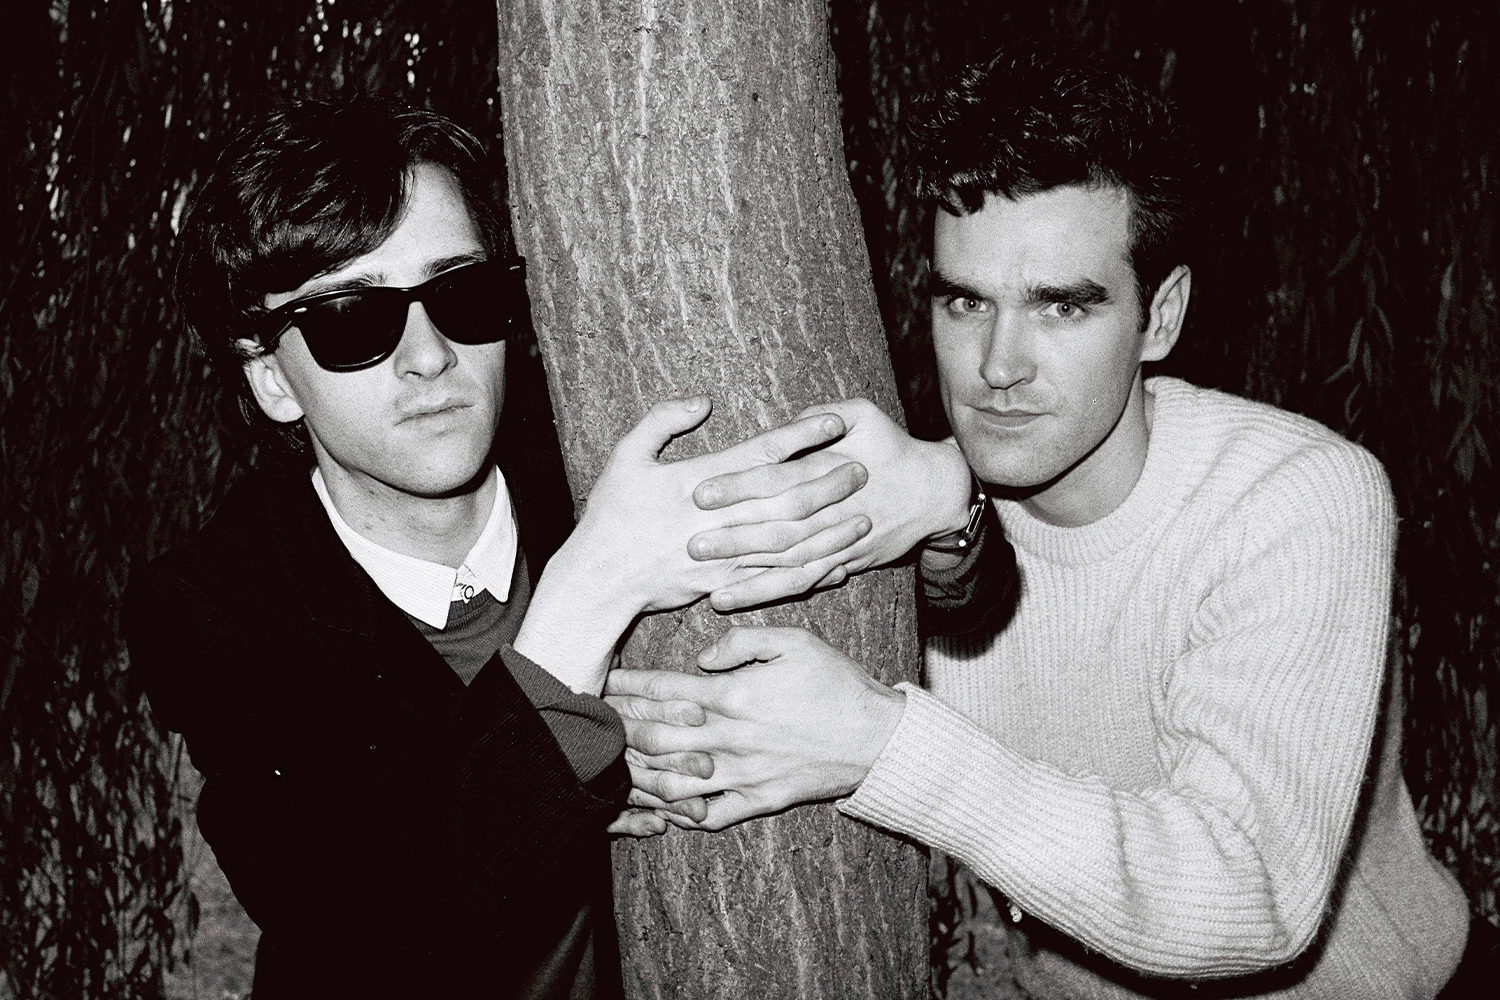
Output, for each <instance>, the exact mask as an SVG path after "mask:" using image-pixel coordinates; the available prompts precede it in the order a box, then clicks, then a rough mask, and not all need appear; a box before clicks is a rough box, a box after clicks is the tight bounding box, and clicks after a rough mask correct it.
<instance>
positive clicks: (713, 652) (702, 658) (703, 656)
mask: <svg viewBox="0 0 1500 1000" xmlns="http://www.w3.org/2000/svg"><path fill="white" fill-rule="evenodd" d="M718 655H719V647H718V646H709V647H708V648H707V649H705V650H704V651H703V652H701V653H699V654H698V665H699V666H704V665H706V664H709V663H712V662H714V657H716V656H718Z"/></svg>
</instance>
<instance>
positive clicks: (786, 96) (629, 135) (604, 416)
mask: <svg viewBox="0 0 1500 1000" xmlns="http://www.w3.org/2000/svg"><path fill="white" fill-rule="evenodd" d="M827 25H828V22H827V8H826V5H825V3H823V2H819V0H784V2H781V3H762V4H759V5H755V4H750V3H743V2H740V0H660V2H651V0H617V2H614V3H593V4H578V5H574V4H559V3H554V2H537V0H502V2H501V3H500V81H501V92H502V95H503V105H504V121H505V139H506V142H505V146H506V159H507V163H508V170H509V177H510V193H511V206H512V213H513V216H514V220H515V235H516V242H517V245H518V247H519V248H520V251H521V252H522V253H523V254H524V255H525V256H526V257H527V258H528V282H529V289H530V293H531V303H532V315H533V319H534V323H535V327H536V331H537V335H538V339H539V341H540V343H541V347H542V352H543V356H544V358H545V360H546V365H547V373H548V383H549V386H550V389H551V393H552V400H553V407H554V411H555V413H556V415H557V423H558V431H559V436H560V438H561V441H562V446H563V453H564V458H565V462H566V465H567V470H568V478H569V482H570V484H571V486H572V490H573V495H574V496H575V497H580V498H581V497H584V496H586V495H587V494H588V491H589V488H590V486H591V484H592V483H593V481H594V479H595V478H596V477H597V476H598V474H599V471H600V469H601V468H602V466H603V463H604V459H605V457H606V456H607V455H608V453H609V450H610V448H611V446H612V445H613V444H614V442H615V441H616V440H617V439H618V438H619V437H620V435H621V434H623V433H624V432H625V431H626V430H627V429H628V428H629V427H630V426H631V425H632V424H633V423H634V422H635V421H636V420H637V419H639V418H640V416H641V415H642V414H643V413H644V412H645V410H646V408H647V407H648V406H649V405H650V404H651V403H652V402H654V401H655V400H658V399H661V398H664V397H669V396H684V395H689V394H692V393H706V394H709V395H711V396H712V397H713V399H714V403H715V410H714V415H713V417H712V418H711V419H710V420H709V423H708V425H707V426H706V427H705V428H704V429H702V430H700V431H698V432H696V433H694V434H693V435H690V436H689V438H687V439H686V440H685V441H684V442H683V447H682V448H681V449H680V451H681V453H682V454H688V453H697V452H700V451H702V450H706V449H709V448H720V447H723V446H725V445H728V444H730V443H733V442H734V441H737V440H739V439H741V438H744V437H746V436H748V435H750V434H753V433H755V432H757V431H759V430H762V429H764V428H768V427H771V426H774V425H776V424H778V423H781V422H783V421H785V420H787V419H789V418H791V417H792V416H794V415H795V414H796V413H797V412H798V411H799V410H801V409H802V408H803V407H804V406H807V405H809V404H811V403H815V402H820V401H824V400H828V399H835V398H840V397H847V396H860V395H862V396H867V397H869V398H871V399H873V400H874V401H875V402H876V403H877V404H879V405H880V406H881V407H882V408H883V409H885V410H886V411H887V412H890V413H893V414H896V415H898V416H899V413H900V407H899V403H898V402H897V396H896V390H895V386H894V382H893V379H892V375H891V367H890V361H889V357H888V355H887V352H886V345H885V341H884V338H883V336H882V333H881V328H880V320H879V315H878V313H877V310H876V304H875V296H874V292H873V289H872V286H871V282H870V270H869V261H868V256H867V254H866V251H865V247H864V240H863V236H862V233H861V230H860V226H859V218H858V214H857V211H856V208H855V204H854V200H853V197H852V195H851V193H850V190H849V183H848V178H847V176H846V173H845V168H844V158H843V144H842V138H841V134H842V133H841V129H840V124H839V114H838V97H837V93H836V90H835V85H834V84H835V81H834V77H835V73H834V63H833V56H832V52H831V50H830V48H829V43H828V26H827ZM731 620H734V621H740V622H743V623H747V624H756V623H767V624H799V625H807V626H810V627H812V628H813V629H814V630H816V631H817V632H819V633H820V634H821V635H823V636H824V638H826V639H827V640H829V641H830V642H831V643H832V644H833V645H835V646H836V647H838V648H841V649H843V650H845V651H846V652H848V653H849V654H850V655H851V656H853V657H854V658H855V659H857V660H858V661H860V662H862V663H864V664H865V665H866V666H867V667H868V668H869V669H870V671H871V672H872V673H873V674H874V675H875V676H877V677H879V678H880V679H881V680H883V681H885V682H887V683H893V682H895V681H898V680H903V679H908V680H910V679H915V677H916V674H917V668H918V647H917V642H916V630H915V611H914V605H913V581H912V577H911V573H910V571H909V570H900V571H882V572H877V573H870V574H866V575H864V576H863V577H860V578H857V579H855V580H853V581H850V582H849V583H848V584H847V585H845V586H844V587H842V588H840V589H839V590H837V591H836V592H833V593H829V594H823V595H820V596H818V597H816V598H814V599H812V600H810V601H807V602H802V603H795V604H788V605H783V606H781V607H778V608H775V609H772V610H768V611H764V612H754V613H748V614H740V615H735V616H733V617H732V618H730V617H726V616H720V615H717V614H715V613H714V612H713V611H712V610H711V609H709V608H708V606H707V604H706V603H700V604H699V605H696V606H694V607H693V608H690V609H686V610H684V611H681V612H677V613H673V614H665V615H657V616H653V617H651V618H648V619H646V620H644V621H642V622H641V623H640V625H639V626H638V627H637V628H636V630H635V632H634V634H633V635H632V636H631V638H630V639H629V641H628V642H627V644H626V646H625V649H624V654H623V656H624V665H625V666H626V667H627V668H632V667H640V666H648V665H649V666H653V667H660V666H663V665H668V666H671V667H674V668H677V669H693V668H692V667H691V665H690V664H691V662H692V657H693V655H694V654H695V653H696V652H697V651H698V650H699V649H701V648H702V647H703V646H704V645H706V644H708V643H709V642H710V641H712V639H713V638H714V637H715V636H716V635H718V634H720V633H721V632H722V631H723V630H724V629H725V628H726V627H727V626H728V625H729V624H730V622H731ZM614 860H615V889H616V914H617V917H618V919H619V924H620V939H621V950H622V952H623V958H624V966H625V980H626V984H627V985H626V989H627V994H628V995H629V996H631V997H659V996H685V997H694V998H697V997H726V998H743V997H755V998H774V997H827V998H830V1000H844V998H848V997H880V998H901V997H925V996H926V995H927V992H928V988H927V980H928V957H927V900H926V878H925V871H926V859H925V856H924V855H923V854H922V853H921V852H920V851H919V850H918V849H917V848H915V847H913V846H912V845H911V844H909V843H906V842H902V841H898V840H895V839H893V838H890V837H888V836H886V835H884V834H882V833H880V832H878V831H876V830H874V829H872V828H869V827H866V826H864V825H862V824H860V823H857V822H855V821H853V820H848V819H845V818H843V817H842V816H840V815H839V814H838V812H837V811H836V810H835V809H834V808H833V807H832V806H829V805H819V806H811V807H803V808H799V809H795V810H792V811H790V812H788V813H786V814H784V815H781V816H778V817H773V818H769V819H764V820H756V821H752V822H750V823H746V824H744V825H742V826H740V827H737V828H735V829H732V830H730V831H726V832H724V833H719V834H697V833H690V832H684V831H673V832H671V833H669V834H667V835H666V836H665V837H661V838H657V839H654V840H651V841H647V842H644V843H634V842H625V843H620V844H618V845H617V846H616V849H615V858H614Z"/></svg>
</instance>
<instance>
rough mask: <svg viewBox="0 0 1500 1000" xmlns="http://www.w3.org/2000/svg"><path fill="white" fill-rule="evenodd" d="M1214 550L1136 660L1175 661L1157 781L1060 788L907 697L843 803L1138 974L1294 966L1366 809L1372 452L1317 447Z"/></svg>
mask: <svg viewBox="0 0 1500 1000" xmlns="http://www.w3.org/2000/svg"><path fill="white" fill-rule="evenodd" d="M1211 534H1212V537H1211V538H1210V539H1209V540H1208V541H1206V542H1205V543H1204V544H1203V545H1202V547H1201V548H1199V549H1198V550H1197V554H1196V555H1195V556H1194V557H1193V559H1194V561H1195V563H1194V567H1187V566H1182V567H1176V569H1177V570H1179V571H1181V572H1183V573H1186V572H1189V571H1190V569H1196V568H1201V567H1202V566H1203V565H1204V564H1209V565H1211V566H1212V570H1211V572H1209V573H1208V574H1207V577H1206V579H1207V583H1206V585H1205V587H1204V591H1203V593H1202V594H1201V595H1200V596H1201V601H1200V603H1199V605H1198V607H1197V608H1196V612H1195V613H1193V614H1191V615H1190V616H1188V617H1189V619H1190V624H1189V625H1188V627H1187V628H1186V629H1185V630H1184V631H1185V632H1186V634H1185V635H1178V636H1175V637H1173V638H1171V639H1169V640H1168V641H1163V642H1160V643H1155V644H1150V643H1144V642H1138V643H1135V644H1134V646H1133V649H1134V652H1133V653H1129V654H1126V655H1137V656H1140V655H1152V656H1158V655H1159V656H1160V657H1161V662H1160V664H1158V665H1154V666H1153V669H1152V671H1151V676H1153V677H1155V678H1156V683H1157V685H1158V689H1157V690H1156V691H1154V692H1153V706H1154V709H1155V712H1156V714H1157V716H1158V718H1157V720H1156V726H1157V730H1158V736H1157V742H1156V751H1157V755H1158V759H1159V773H1160V775H1161V778H1160V780H1159V781H1157V782H1155V783H1152V784H1150V785H1148V786H1147V787H1123V786H1121V785H1120V784H1113V783H1111V782H1110V781H1108V780H1105V779H1104V778H1102V777H1100V776H1098V775H1094V774H1088V773H1067V772H1065V771H1063V770H1061V769H1059V768H1056V767H1053V766H1050V765H1049V764H1047V763H1044V762H1042V761H1039V760H1035V759H1030V758H1027V757H1024V756H1022V755H1020V754H1018V753H1016V752H1014V751H1013V750H1011V749H1010V748H1008V747H1007V746H1006V744H1005V739H1004V734H1003V733H999V734H994V735H992V734H990V733H987V732H986V731H984V730H983V729H981V728H980V727H979V726H977V725H975V724H974V723H973V722H972V721H970V720H969V719H968V718H966V717H965V716H964V715H962V714H961V713H959V712H958V711H955V710H954V709H953V708H951V707H949V706H947V705H945V704H943V703H942V702H940V701H939V700H938V699H936V698H935V697H933V696H931V695H930V694H927V693H926V692H923V691H920V690H917V689H908V690H907V692H906V693H907V707H906V710H905V714H904V716H903V718H902V720H901V722H900V724H899V726H898V727H897V729H896V732H895V733H894V735H893V736H892V738H891V740H890V742H889V743H888V745H887V746H886V748H885V750H884V752H883V753H882V754H881V756H880V758H879V759H878V760H877V761H876V764H875V766H874V767H873V768H872V769H871V771H870V773H869V775H868V777H867V778H866V779H865V781H864V783H863V784H862V785H861V787H860V788H859V790H858V791H857V793H856V794H855V795H854V796H852V797H851V798H850V799H848V800H846V801H844V802H842V803H841V804H840V808H841V809H842V810H843V811H844V812H845V813H847V814H849V815H851V816H854V817H857V818H860V819H863V820H866V821H868V822H871V823H875V824H878V825H880V826H883V827H887V828H890V829H893V830H896V831H899V832H900V833H903V834H906V835H908V836H911V837H914V838H916V839H918V840H921V841H923V842H924V843H927V844H930V845H932V846H934V847H937V848H940V849H942V850H944V851H947V852H948V853H950V854H952V855H954V856H956V857H958V858H959V859H960V860H962V861H963V862H964V863H966V864H968V865H969V866H970V867H971V868H972V869H973V870H974V871H975V872H976V873H977V874H978V875H979V876H980V877H981V878H982V879H984V880H985V881H986V882H988V883H990V884H992V885H994V886H995V887H997V888H998V889H1000V890H1001V891H1002V892H1004V893H1005V894H1006V895H1007V896H1009V897H1010V899H1011V900H1012V901H1013V902H1014V903H1015V904H1016V905H1017V906H1019V907H1020V908H1021V909H1022V910H1023V911H1025V912H1028V913H1031V914H1033V915H1035V916H1036V917H1039V918H1040V919H1042V920H1043V921H1045V922H1047V923H1048V924H1051V925H1053V926H1055V927H1057V928H1058V929H1060V930H1062V931H1063V932H1064V933H1066V934H1068V935H1070V936H1071V937H1073V938H1075V939H1077V940H1079V941H1081V942H1082V943H1083V944H1084V945H1086V946H1088V947H1090V948H1093V949H1096V950H1098V951H1101V952H1103V953H1105V954H1106V955H1108V956H1109V957H1111V958H1112V959H1114V960H1115V961H1117V962H1120V963H1121V964H1124V965H1126V966H1129V967H1131V968H1134V969H1137V970H1140V971H1143V972H1146V973H1151V974H1157V975H1167V976H1179V977H1215V976H1228V975H1235V974H1242V973H1247V972H1251V971H1255V970H1259V969H1264V968H1268V967H1270V966H1274V965H1277V964H1281V963H1284V962H1286V961H1289V960H1291V959H1292V958H1294V957H1295V956H1296V955H1298V954H1299V953H1300V952H1301V951H1302V950H1303V949H1305V948H1306V947H1307V945H1308V944H1309V943H1310V941H1311V940H1312V939H1313V936H1314V934H1315V933H1316V932H1317V930H1318V927H1319V925H1320V923H1321V921H1322V918H1323V916H1324V914H1325V912H1326V910H1327V906H1328V902H1329V899H1330V896H1331V893H1332V890H1333V886H1334V883H1335V877H1336V874H1337V871H1338V868H1339V862H1340V858H1341V856H1342V855H1343V853H1344V850H1345V847H1346V844H1347V842H1348V837H1349V831H1350V829H1351V825H1352V822H1353V817H1354V815H1355V811H1356V808H1357V805H1358V801H1359V796H1360V790H1361V784H1362V778H1363V775H1364V771H1365V767H1366V758H1367V756H1368V753H1369V748H1370V744H1371V739H1372V734H1373V730H1374V725H1375V720H1376V715H1377V709H1378V701H1379V695H1380V690H1381V684H1382V680H1383V677H1384V659H1385V652H1386V644H1387V626H1388V614H1389V610H1388V609H1389V602H1390V588H1391V570H1392V553H1393V546H1394V535H1395V515H1394V508H1393V503H1392V500H1391V496H1390V490H1389V486H1388V484H1387V483H1386V481H1385V476H1384V473H1383V471H1382V470H1381V469H1380V466H1379V464H1378V463H1376V462H1375V460H1374V459H1373V458H1371V457H1370V456H1369V455H1368V454H1367V453H1365V452H1363V451H1362V450H1360V449H1356V448H1353V447H1350V446H1347V445H1343V444H1340V445H1336V446H1318V447H1314V448H1309V449H1304V450H1303V451H1302V452H1299V453H1297V454H1296V455H1294V456H1293V457H1292V458H1291V459H1289V460H1288V461H1286V462H1284V463H1283V464H1282V465H1281V466H1280V467H1278V468H1277V469H1275V470H1274V471H1272V472H1271V473H1269V474H1268V475H1267V476H1266V477H1264V479H1263V481H1262V482H1261V483H1259V484H1258V485H1257V486H1256V488H1254V489H1252V490H1250V491H1248V492H1247V493H1246V494H1245V495H1244V496H1243V497H1242V498H1241V500H1240V502H1239V504H1238V506H1237V507H1236V508H1235V509H1233V510H1231V511H1230V513H1229V515H1228V516H1226V517H1225V518H1224V519H1223V522H1222V523H1220V524H1219V525H1217V526H1216V527H1215V529H1214V530H1213V532H1212V533H1211ZM1122 627H1123V628H1125V629H1127V630H1131V629H1134V631H1130V634H1131V635H1133V636H1136V637H1139V636H1140V635H1142V634H1144V633H1147V632H1149V631H1150V630H1151V629H1152V628H1154V626H1153V625H1149V624H1141V625H1137V626H1131V625H1128V624H1127V625H1125V626H1122ZM1151 634H1157V633H1151ZM1147 649H1150V650H1151V652H1150V653H1147V652H1145V650H1147ZM997 696H998V697H1003V693H1002V694H998V695H997Z"/></svg>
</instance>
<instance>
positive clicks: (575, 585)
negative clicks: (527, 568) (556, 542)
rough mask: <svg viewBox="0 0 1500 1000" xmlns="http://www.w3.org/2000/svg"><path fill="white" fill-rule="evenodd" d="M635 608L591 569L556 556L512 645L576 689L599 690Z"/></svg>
mask: <svg viewBox="0 0 1500 1000" xmlns="http://www.w3.org/2000/svg"><path fill="white" fill-rule="evenodd" d="M559 555H561V553H559ZM633 608H634V606H633V605H632V604H630V603H628V602H625V601H621V600H619V599H611V598H610V597H609V595H608V594H606V593H604V592H603V591H602V589H601V588H600V587H599V586H597V584H595V583H594V582H593V581H592V580H591V578H590V576H589V574H587V573H586V572H581V573H580V572H569V571H568V570H567V569H566V568H563V567H559V566H558V565H557V560H556V558H555V557H554V559H553V561H552V562H549V563H548V564H547V568H546V569H545V570H544V571H543V572H542V578H541V579H540V580H538V581H537V585H536V590H535V591H534V592H533V593H532V595H531V603H530V605H528V607H527V609H526V617H525V618H524V619H523V620H522V622H521V628H520V631H519V632H517V634H516V638H515V642H513V643H512V645H513V646H514V647H515V649H516V651H517V652H519V653H521V654H522V655H523V656H525V657H527V658H528V659H530V660H531V661H532V662H534V663H536V664H537V665H538V666H540V667H542V669H544V670H546V671H547V672H548V673H550V674H552V676H554V677H556V678H557V679H558V680H560V681H562V682H563V683H564V684H566V685H567V686H568V687H569V688H571V689H572V690H574V691H576V692H578V693H580V694H593V695H597V694H599V692H600V691H602V690H603V689H604V676H605V674H606V673H607V672H608V669H609V661H610V658H611V657H612V656H613V655H614V651H615V647H616V645H618V643H619V641H620V637H621V636H622V635H624V634H625V632H626V631H627V630H628V629H629V628H630V625H631V623H632V622H633V621H634V620H635V617H636V611H635V610H633Z"/></svg>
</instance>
